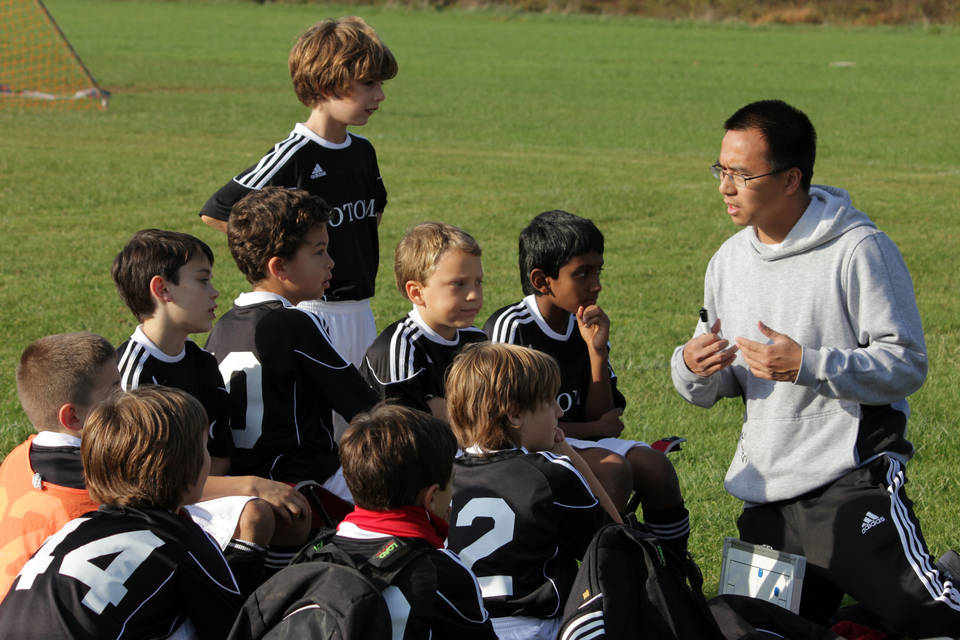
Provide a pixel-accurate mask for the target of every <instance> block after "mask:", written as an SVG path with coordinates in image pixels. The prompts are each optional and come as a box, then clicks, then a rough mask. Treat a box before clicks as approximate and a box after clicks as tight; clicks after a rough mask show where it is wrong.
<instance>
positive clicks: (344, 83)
mask: <svg viewBox="0 0 960 640" xmlns="http://www.w3.org/2000/svg"><path fill="white" fill-rule="evenodd" d="M288 63H289V67H290V76H291V77H292V79H293V88H294V90H295V91H296V94H297V98H299V99H300V102H302V103H303V104H304V105H306V106H307V107H309V108H310V117H309V118H308V119H307V121H306V122H303V123H299V124H297V126H296V127H294V129H293V131H292V132H291V133H290V135H289V136H287V138H286V139H285V140H283V141H282V142H279V143H277V144H276V145H274V147H273V149H272V150H271V151H269V152H268V153H267V154H266V155H265V156H263V158H261V159H260V161H259V162H258V163H257V164H255V165H254V166H252V167H250V168H249V169H247V170H246V171H244V172H243V173H241V174H240V175H238V176H236V177H235V178H233V179H232V180H231V181H230V182H228V183H227V184H226V185H224V186H223V187H221V188H220V190H219V191H217V192H216V193H215V194H213V196H211V198H210V199H209V200H208V201H207V202H206V204H204V205H203V209H202V211H201V212H200V215H201V216H202V219H203V221H204V222H206V223H207V224H209V225H210V226H212V227H214V228H217V229H220V230H222V231H226V230H227V221H228V219H229V217H230V209H231V207H233V205H234V204H235V203H236V202H238V201H239V200H240V199H241V198H242V197H243V196H245V195H246V194H248V193H250V191H252V190H257V189H262V188H263V187H266V186H270V185H274V186H280V187H289V188H293V187H296V188H298V189H305V190H306V191H309V192H310V193H312V194H314V195H317V196H320V197H322V198H323V199H324V200H325V201H326V202H327V204H329V205H330V206H331V207H332V210H331V213H330V222H329V223H328V225H327V226H328V231H329V234H330V246H331V248H330V255H331V256H332V258H333V260H334V262H336V265H337V266H336V269H335V270H334V272H333V277H332V279H331V280H330V286H329V288H328V289H327V290H326V291H325V292H319V293H318V294H317V295H316V296H315V297H309V298H304V299H303V302H302V304H303V305H304V306H305V307H306V308H308V309H310V310H311V311H314V312H316V313H318V314H319V315H320V316H321V317H322V318H323V319H324V321H325V322H326V324H327V328H328V330H329V333H330V339H331V342H332V343H333V345H334V346H335V347H336V348H337V350H338V351H339V352H340V353H341V354H343V357H344V358H346V360H347V361H348V362H351V363H353V365H354V366H356V367H359V366H360V362H361V360H362V358H363V354H364V352H365V351H366V349H367V347H368V346H370V343H371V342H373V340H374V338H375V337H376V335H377V328H376V324H375V323H374V318H373V311H372V310H371V309H370V298H372V297H373V294H374V284H375V281H376V277H377V267H378V264H379V259H380V245H379V239H378V235H377V225H379V223H380V218H381V216H382V215H383V210H384V207H386V205H387V191H386V189H385V188H384V186H383V180H382V179H381V178H380V168H379V167H378V166H377V156H376V153H375V152H374V149H373V145H371V144H370V142H369V141H368V140H367V139H366V138H363V137H361V136H358V135H356V134H354V133H352V132H349V131H347V127H348V126H362V125H364V124H366V123H367V120H368V119H369V118H370V116H371V115H373V112H374V111H376V110H377V108H378V107H379V105H380V103H381V102H382V101H383V98H384V96H383V83H384V81H386V80H389V79H391V78H393V77H394V76H396V75H397V61H396V59H395V58H394V56H393V54H392V53H391V52H390V49H388V48H387V47H386V46H385V45H384V44H383V42H382V41H381V40H380V37H379V36H378V35H377V33H376V32H375V31H374V30H373V29H372V28H371V27H370V26H369V25H368V24H367V23H366V22H364V21H363V19H361V18H356V17H348V18H341V19H340V20H323V21H321V22H318V23H316V24H315V25H313V26H312V27H310V29H308V30H307V31H306V32H304V33H303V34H302V35H301V36H300V38H299V39H298V40H297V42H296V44H295V45H294V46H293V49H292V50H291V51H290V57H289V60H288ZM345 426H346V425H345V424H344V428H345Z"/></svg>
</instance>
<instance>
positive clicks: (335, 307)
mask: <svg viewBox="0 0 960 640" xmlns="http://www.w3.org/2000/svg"><path fill="white" fill-rule="evenodd" d="M297 306H298V307H300V308H301V309H306V310H307V311H312V312H313V313H315V314H317V315H318V316H320V318H321V319H323V322H324V323H325V324H326V325H327V335H328V336H330V342H331V343H332V344H333V346H334V347H335V348H336V349H337V351H339V352H340V355H341V356H343V359H344V360H346V361H347V362H350V363H352V364H353V366H355V367H357V368H358V369H359V368H360V365H361V364H362V363H363V357H364V356H365V355H366V353H367V349H368V348H369V347H370V345H371V344H373V341H374V340H376V339H377V324H376V322H375V321H374V319H373V309H371V308H370V299H369V298H367V299H366V300H344V301H342V302H324V301H323V300H304V301H303V302H301V303H300V304H298V305H297Z"/></svg>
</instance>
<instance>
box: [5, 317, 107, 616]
mask: <svg viewBox="0 0 960 640" xmlns="http://www.w3.org/2000/svg"><path fill="white" fill-rule="evenodd" d="M115 362H116V356H115V353H114V350H113V345H111V344H110V343H109V342H107V341H106V339H104V338H102V337H100V336H98V335H94V334H92V333H86V332H79V333H61V334H57V335H52V336H45V337H43V338H40V339H39V340H35V341H34V342H32V343H31V344H30V345H29V346H28V347H27V348H26V349H24V350H23V354H21V356H20V362H19V363H18V365H17V396H19V398H20V405H21V406H22V407H23V412H24V413H25V414H26V415H27V419H28V420H30V423H31V424H32V425H33V428H34V429H36V430H37V434H36V435H31V436H30V437H28V438H27V439H26V441H24V442H23V443H21V444H20V445H18V446H16V447H14V449H13V450H12V451H10V453H8V454H7V456H6V457H5V458H4V459H3V464H2V465H0V598H3V596H4V595H6V593H7V590H8V589H9V588H10V584H11V583H12V582H13V579H14V578H15V577H16V575H17V573H19V571H20V569H21V567H23V563H25V562H26V561H27V560H28V559H29V558H30V556H32V555H33V554H34V553H35V552H36V551H37V549H39V548H40V545H41V544H43V541H44V540H46V539H47V537H48V536H50V535H51V534H53V533H56V532H57V531H59V530H60V527H62V526H63V525H65V524H66V523H67V522H68V521H69V520H72V519H73V518H76V517H78V516H80V515H83V514H84V513H86V512H88V511H93V510H95V509H96V508H97V505H98V504H99V503H98V502H96V501H95V500H94V499H93V498H91V497H90V494H89V492H88V491H87V487H86V485H85V484H84V481H83V464H82V463H81V460H80V436H81V433H82V432H83V425H84V423H85V422H86V419H87V416H88V415H89V414H90V411H91V410H92V409H93V408H94V407H95V406H96V405H97V404H99V403H100V401H101V400H103V399H104V398H106V397H107V396H108V395H109V394H110V393H112V392H113V391H115V390H116V389H117V387H118V386H119V376H118V375H117V368H116V366H115Z"/></svg>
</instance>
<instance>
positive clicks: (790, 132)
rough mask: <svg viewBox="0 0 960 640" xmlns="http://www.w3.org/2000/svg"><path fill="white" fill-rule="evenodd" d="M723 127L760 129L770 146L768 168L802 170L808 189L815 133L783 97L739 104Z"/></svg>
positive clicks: (806, 188) (811, 125) (815, 143)
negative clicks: (781, 98) (738, 107)
mask: <svg viewBox="0 0 960 640" xmlns="http://www.w3.org/2000/svg"><path fill="white" fill-rule="evenodd" d="M723 126H724V128H725V129H726V130H727V131H731V130H733V131H743V130H745V129H759V130H760V132H761V133H762V134H763V139H764V140H766V141H767V147H768V148H769V149H770V153H769V155H768V156H767V161H768V162H769V163H770V170H771V171H785V170H787V169H791V168H793V167H797V168H798V169H800V171H802V172H803V178H802V179H801V185H802V186H803V189H804V191H809V190H810V181H811V180H812V178H813V162H814V160H815V159H816V156H817V132H816V130H815V129H814V128H813V123H811V122H810V118H808V117H807V116H806V114H805V113H803V112H802V111H800V110H799V109H797V108H796V107H791V106H790V105H789V104H787V103H786V102H784V101H783V100H760V101H758V102H751V103H750V104H748V105H746V106H744V107H740V109H738V110H737V112H736V113H734V114H733V115H732V116H730V117H729V118H727V121H726V122H725V123H723Z"/></svg>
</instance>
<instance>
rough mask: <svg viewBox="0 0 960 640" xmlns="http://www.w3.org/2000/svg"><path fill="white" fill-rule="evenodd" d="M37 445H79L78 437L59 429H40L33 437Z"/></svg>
mask: <svg viewBox="0 0 960 640" xmlns="http://www.w3.org/2000/svg"><path fill="white" fill-rule="evenodd" d="M33 444H35V445H37V446H38V447H51V448H52V447H79V446H80V438H78V437H77V436H72V435H70V434H69V433H61V432H60V431H41V432H40V433H38V434H37V437H36V438H34V439H33Z"/></svg>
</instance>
